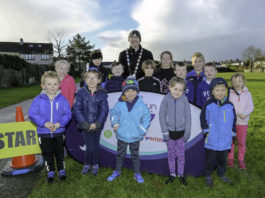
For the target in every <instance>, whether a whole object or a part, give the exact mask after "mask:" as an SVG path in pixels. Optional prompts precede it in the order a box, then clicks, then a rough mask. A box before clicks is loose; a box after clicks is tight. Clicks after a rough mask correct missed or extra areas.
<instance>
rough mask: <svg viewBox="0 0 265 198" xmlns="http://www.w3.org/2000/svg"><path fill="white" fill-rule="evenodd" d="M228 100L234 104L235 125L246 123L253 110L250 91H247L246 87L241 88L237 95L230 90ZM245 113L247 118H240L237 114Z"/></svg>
mask: <svg viewBox="0 0 265 198" xmlns="http://www.w3.org/2000/svg"><path fill="white" fill-rule="evenodd" d="M229 100H230V101H231V102H232V103H233V104H234V106H235V111H236V115H237V122H236V124H237V125H248V120H249V117H250V114H251V112H252V111H253V110H254V104H253V100H252V96H251V93H250V92H249V91H248V88H247V87H244V88H243V91H242V93H241V94H240V95H237V94H236V92H235V91H234V90H232V89H231V90H230V96H229ZM242 113H243V114H245V115H246V116H247V118H246V119H245V120H242V119H241V118H240V117H239V116H238V114H242Z"/></svg>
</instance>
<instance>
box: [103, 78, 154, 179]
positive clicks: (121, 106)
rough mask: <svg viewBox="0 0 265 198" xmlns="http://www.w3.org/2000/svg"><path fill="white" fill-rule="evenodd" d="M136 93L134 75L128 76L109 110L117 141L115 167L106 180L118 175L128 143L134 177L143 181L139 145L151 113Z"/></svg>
mask: <svg viewBox="0 0 265 198" xmlns="http://www.w3.org/2000/svg"><path fill="white" fill-rule="evenodd" d="M138 93H139V87H138V83H137V81H136V80H135V77H133V76H129V77H128V78H127V79H126V80H125V81H124V82H123V84H122V96H121V97H120V98H119V101H118V102H117V103H116V105H115V106H114V108H112V109H111V111H110V120H111V126H112V127H113V130H114V131H115V133H116V137H117V139H118V142H117V157H116V168H115V170H114V171H113V174H112V175H111V176H109V177H108V178H107V180H108V181H113V180H114V179H115V178H117V177H119V176H120V174H121V169H122V164H123V160H124V156H125V154H126V150H127V146H128V145H129V148H130V153H131V158H132V163H133V170H134V173H135V174H134V178H135V179H136V180H137V182H138V183H143V182H144V180H143V178H142V176H141V172H140V159H139V146H140V141H141V140H143V137H144V136H145V135H146V132H147V129H148V127H149V125H150V122H151V114H150V112H149V110H148V108H147V106H146V105H145V104H144V103H143V101H142V99H141V98H140V97H139V96H138Z"/></svg>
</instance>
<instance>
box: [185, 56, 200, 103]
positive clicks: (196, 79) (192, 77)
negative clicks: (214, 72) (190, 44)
mask: <svg viewBox="0 0 265 198" xmlns="http://www.w3.org/2000/svg"><path fill="white" fill-rule="evenodd" d="M191 62H192V66H193V67H194V69H193V70H192V71H190V72H189V73H187V75H186V80H187V81H188V82H191V83H192V86H193V93H192V95H193V98H188V99H189V101H190V102H191V103H196V90H197V87H198V85H199V83H200V82H201V81H203V80H205V74H204V72H203V67H204V65H205V60H204V56H203V55H202V53H200V52H196V53H194V54H193V55H192V57H191Z"/></svg>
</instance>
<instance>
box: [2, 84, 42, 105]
mask: <svg viewBox="0 0 265 198" xmlns="http://www.w3.org/2000/svg"><path fill="white" fill-rule="evenodd" d="M40 92H41V87H40V85H39V84H37V85H30V86H23V87H11V88H1V89H0V93H1V97H0V108H3V107H7V106H9V105H12V104H17V103H19V102H22V101H25V100H28V99H31V98H34V97H35V96H37V95H38V94H39V93H40Z"/></svg>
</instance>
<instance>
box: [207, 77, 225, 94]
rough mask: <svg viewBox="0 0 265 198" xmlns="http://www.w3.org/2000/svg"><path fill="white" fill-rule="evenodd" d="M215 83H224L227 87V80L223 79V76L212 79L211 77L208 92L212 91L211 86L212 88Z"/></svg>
mask: <svg viewBox="0 0 265 198" xmlns="http://www.w3.org/2000/svg"><path fill="white" fill-rule="evenodd" d="M216 85H225V86H226V87H228V84H227V82H226V81H225V79H223V78H214V79H212V81H211V83H210V94H211V93H212V91H213V88H214V87H215V86H216Z"/></svg>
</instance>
